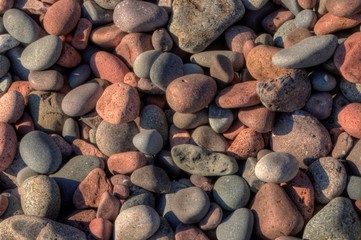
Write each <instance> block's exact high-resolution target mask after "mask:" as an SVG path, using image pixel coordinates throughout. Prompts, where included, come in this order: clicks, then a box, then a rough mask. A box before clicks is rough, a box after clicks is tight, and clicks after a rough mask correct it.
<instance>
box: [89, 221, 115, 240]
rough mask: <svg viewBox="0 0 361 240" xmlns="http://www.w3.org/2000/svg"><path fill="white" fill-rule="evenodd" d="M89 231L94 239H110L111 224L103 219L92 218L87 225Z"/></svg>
mask: <svg viewBox="0 0 361 240" xmlns="http://www.w3.org/2000/svg"><path fill="white" fill-rule="evenodd" d="M89 231H90V233H91V235H92V236H94V237H95V239H110V238H111V236H112V233H113V223H112V222H111V221H109V220H107V219H104V218H94V219H93V220H91V222H90V223H89Z"/></svg>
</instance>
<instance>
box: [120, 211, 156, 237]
mask: <svg viewBox="0 0 361 240" xmlns="http://www.w3.org/2000/svg"><path fill="white" fill-rule="evenodd" d="M134 226H136V229H134ZM159 226H160V218H159V215H158V213H157V212H156V211H155V210H154V209H153V208H151V207H148V206H145V205H139V206H135V207H132V208H128V209H126V210H124V211H121V212H120V213H119V215H118V217H117V219H116V220H115V222H114V238H115V239H148V238H149V237H151V236H152V235H153V234H154V233H155V232H156V231H157V230H158V228H159Z"/></svg>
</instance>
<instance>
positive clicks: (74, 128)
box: [62, 118, 85, 155]
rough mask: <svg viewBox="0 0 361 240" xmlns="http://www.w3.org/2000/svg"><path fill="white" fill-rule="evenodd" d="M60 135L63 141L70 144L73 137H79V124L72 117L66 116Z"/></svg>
mask: <svg viewBox="0 0 361 240" xmlns="http://www.w3.org/2000/svg"><path fill="white" fill-rule="evenodd" d="M62 136H63V138H64V140H65V141H67V142H68V143H69V144H72V143H73V141H74V140H75V139H79V138H80V131H79V125H78V122H77V121H76V120H74V119H73V118H68V119H67V120H65V122H64V126H63V131H62ZM84 155H85V154H84Z"/></svg>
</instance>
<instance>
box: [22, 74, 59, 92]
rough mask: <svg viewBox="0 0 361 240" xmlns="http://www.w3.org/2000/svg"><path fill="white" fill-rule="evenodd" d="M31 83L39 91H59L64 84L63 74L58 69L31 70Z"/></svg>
mask: <svg viewBox="0 0 361 240" xmlns="http://www.w3.org/2000/svg"><path fill="white" fill-rule="evenodd" d="M29 83H30V85H31V87H32V88H33V89H35V90H39V91H59V90H60V89H61V88H62V87H63V84H64V78H63V75H61V73H60V72H58V71H56V70H45V71H30V74H29Z"/></svg>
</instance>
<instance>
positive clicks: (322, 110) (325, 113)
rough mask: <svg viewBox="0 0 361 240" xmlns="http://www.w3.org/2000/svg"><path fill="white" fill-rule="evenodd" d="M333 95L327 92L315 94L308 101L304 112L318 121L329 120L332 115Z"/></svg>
mask: <svg viewBox="0 0 361 240" xmlns="http://www.w3.org/2000/svg"><path fill="white" fill-rule="evenodd" d="M332 103H333V99H332V95H331V94H330V93H327V92H321V93H314V94H312V95H311V96H310V98H309V99H308V100H307V102H306V104H305V106H304V110H305V111H307V112H309V113H310V114H311V115H312V116H314V117H315V118H317V119H318V120H320V121H321V120H325V119H327V118H328V117H329V116H330V115H331V113H332Z"/></svg>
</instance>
